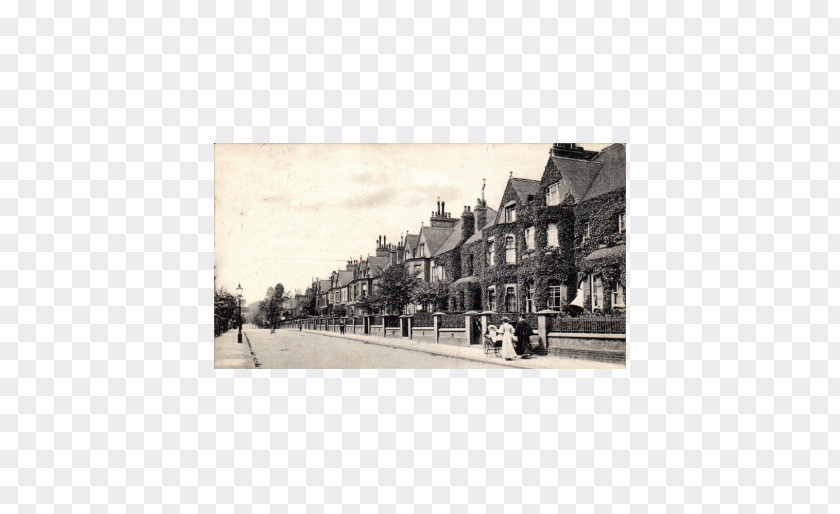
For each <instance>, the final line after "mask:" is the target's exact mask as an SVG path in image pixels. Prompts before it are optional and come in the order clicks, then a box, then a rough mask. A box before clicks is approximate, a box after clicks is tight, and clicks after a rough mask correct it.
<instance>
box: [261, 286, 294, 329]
mask: <svg viewBox="0 0 840 514" xmlns="http://www.w3.org/2000/svg"><path fill="white" fill-rule="evenodd" d="M288 299H289V295H288V294H286V290H285V288H284V287H283V284H281V283H279V282H278V283H277V285H276V286H274V287H269V288H268V289H266V291H265V299H264V300H263V301H262V302H260V312H261V314H262V317H263V318H264V319H265V322H266V325H268V326H269V327H271V330H272V331H274V329H275V327H276V326H277V324H278V323H279V322H280V315H281V314H282V311H283V303H284V302H285V301H286V300H288Z"/></svg>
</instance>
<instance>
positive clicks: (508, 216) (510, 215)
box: [505, 203, 516, 223]
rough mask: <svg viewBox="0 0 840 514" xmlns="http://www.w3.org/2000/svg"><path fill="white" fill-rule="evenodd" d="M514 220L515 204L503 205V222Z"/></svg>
mask: <svg viewBox="0 0 840 514" xmlns="http://www.w3.org/2000/svg"><path fill="white" fill-rule="evenodd" d="M514 221H516V204H515V203H512V204H510V205H508V206H506V207H505V223H513V222H514Z"/></svg>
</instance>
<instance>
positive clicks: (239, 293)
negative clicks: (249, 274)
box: [236, 283, 242, 344]
mask: <svg viewBox="0 0 840 514" xmlns="http://www.w3.org/2000/svg"><path fill="white" fill-rule="evenodd" d="M236 297H237V298H238V299H239V334H238V335H237V336H236V339H237V341H239V344H242V284H241V283H240V284H239V285H237V286H236Z"/></svg>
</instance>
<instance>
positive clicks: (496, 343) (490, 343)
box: [484, 325, 502, 358]
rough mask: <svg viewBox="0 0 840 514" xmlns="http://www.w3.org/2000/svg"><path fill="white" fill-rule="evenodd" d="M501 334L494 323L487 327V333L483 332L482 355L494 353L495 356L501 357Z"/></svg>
mask: <svg viewBox="0 0 840 514" xmlns="http://www.w3.org/2000/svg"><path fill="white" fill-rule="evenodd" d="M501 352H502V336H501V334H499V333H498V331H497V330H496V325H490V326H488V327H487V333H486V334H484V355H485V356H487V357H489V356H490V354H491V353H492V354H494V355H495V356H496V357H499V358H501V357H502V353H501Z"/></svg>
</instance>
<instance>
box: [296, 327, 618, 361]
mask: <svg viewBox="0 0 840 514" xmlns="http://www.w3.org/2000/svg"><path fill="white" fill-rule="evenodd" d="M283 330H288V329H283ZM296 330H297V329H295V331H296ZM303 332H308V333H310V334H318V335H322V336H327V337H335V338H337V339H352V340H354V341H360V342H363V343H371V344H377V345H382V346H390V347H391V348H402V349H404V350H415V351H418V352H424V353H430V354H432V355H444V356H446V357H454V358H457V359H466V360H471V361H475V362H476V363H481V364H485V363H492V364H495V365H497V366H509V367H511V368H521V369H624V366H620V365H618V364H614V363H610V362H598V361H589V360H582V359H567V358H563V357H555V356H548V355H536V356H533V357H531V358H530V359H514V360H511V361H506V360H504V359H502V358H500V357H496V356H495V355H490V356H489V357H488V356H486V355H485V354H484V346H483V345H471V346H455V345H450V344H433V343H421V342H419V341H413V340H411V339H401V338H396V337H379V336H366V335H359V334H344V335H341V334H337V333H335V332H330V331H325V330H306V329H304V330H303ZM480 367H481V366H476V368H480Z"/></svg>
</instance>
